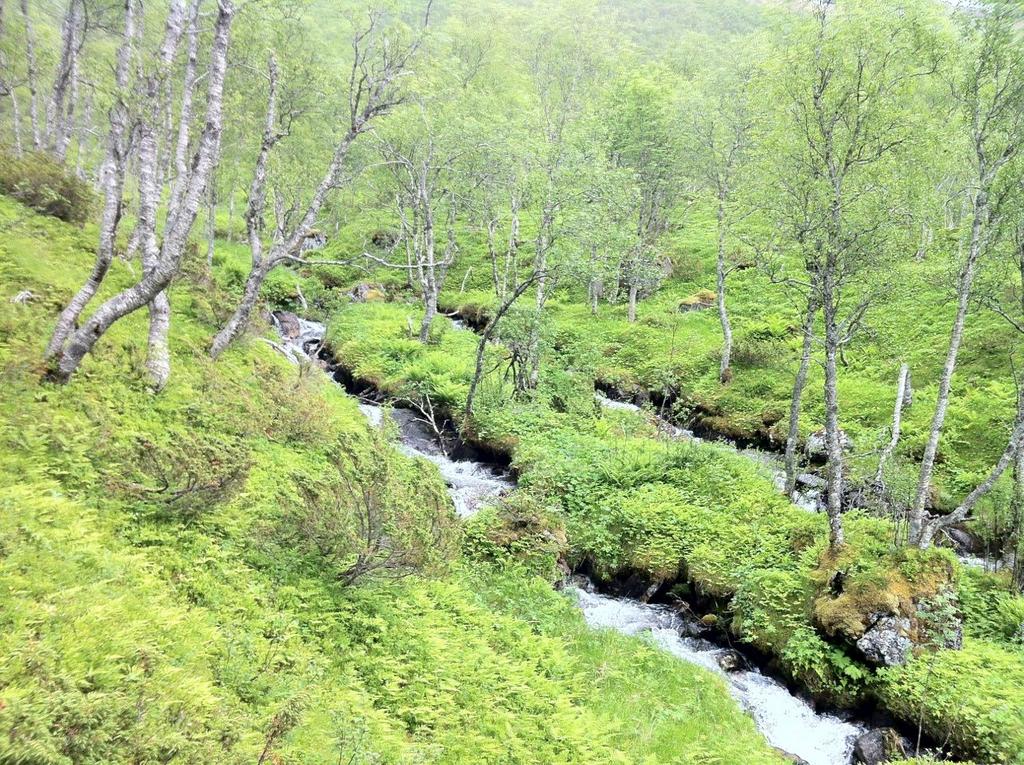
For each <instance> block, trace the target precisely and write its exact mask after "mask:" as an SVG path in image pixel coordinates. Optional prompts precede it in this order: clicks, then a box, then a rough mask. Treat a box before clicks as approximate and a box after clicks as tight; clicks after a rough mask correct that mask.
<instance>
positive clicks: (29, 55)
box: [21, 0, 43, 151]
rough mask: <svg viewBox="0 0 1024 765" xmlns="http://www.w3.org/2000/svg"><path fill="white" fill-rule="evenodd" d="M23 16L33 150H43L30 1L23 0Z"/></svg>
mask: <svg viewBox="0 0 1024 765" xmlns="http://www.w3.org/2000/svg"><path fill="white" fill-rule="evenodd" d="M21 15H22V17H23V18H24V20H25V61H26V70H27V74H26V76H27V79H28V94H29V102H28V113H29V119H30V120H31V123H32V148H33V149H34V150H35V151H39V150H40V149H42V148H43V131H42V126H41V125H40V122H39V85H38V83H39V67H38V64H37V63H36V34H35V30H34V29H33V27H32V15H31V14H30V13H29V12H28V0H21Z"/></svg>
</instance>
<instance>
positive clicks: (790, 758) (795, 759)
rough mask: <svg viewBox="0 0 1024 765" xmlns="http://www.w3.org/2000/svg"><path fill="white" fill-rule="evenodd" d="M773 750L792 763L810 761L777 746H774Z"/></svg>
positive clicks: (796, 764)
mask: <svg viewBox="0 0 1024 765" xmlns="http://www.w3.org/2000/svg"><path fill="white" fill-rule="evenodd" d="M775 751H776V752H778V753H779V754H781V755H782V757H783V758H784V759H785V760H786V761H787V762H792V763H794V765H810V763H809V762H807V760H805V759H804V758H803V757H798V756H796V755H795V754H790V753H789V752H787V751H786V750H785V749H779V748H778V747H775Z"/></svg>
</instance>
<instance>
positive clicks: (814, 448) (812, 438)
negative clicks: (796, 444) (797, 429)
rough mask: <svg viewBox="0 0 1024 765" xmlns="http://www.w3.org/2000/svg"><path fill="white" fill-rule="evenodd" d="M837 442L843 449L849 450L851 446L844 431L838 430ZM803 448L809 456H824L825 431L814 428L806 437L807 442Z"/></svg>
mask: <svg viewBox="0 0 1024 765" xmlns="http://www.w3.org/2000/svg"><path fill="white" fill-rule="evenodd" d="M839 444H840V446H842V448H843V451H849V450H850V449H852V448H853V444H852V443H851V442H850V437H849V436H847V435H846V431H843V430H840V431H839ZM804 449H805V451H806V452H807V454H808V456H811V457H824V456H825V455H826V444H825V431H824V429H822V430H816V431H814V432H813V433H811V435H809V436H808V437H807V443H806V444H805V445H804Z"/></svg>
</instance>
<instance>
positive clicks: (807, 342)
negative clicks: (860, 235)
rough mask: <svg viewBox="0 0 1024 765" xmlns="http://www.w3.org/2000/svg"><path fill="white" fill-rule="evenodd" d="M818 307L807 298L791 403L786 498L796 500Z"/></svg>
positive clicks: (812, 299)
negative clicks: (802, 422)
mask: <svg viewBox="0 0 1024 765" xmlns="http://www.w3.org/2000/svg"><path fill="white" fill-rule="evenodd" d="M817 313H818V306H817V303H816V302H815V300H814V298H813V297H811V296H808V298H807V315H806V317H805V318H804V327H803V335H804V338H803V349H802V350H801V352H800V366H799V368H798V369H797V372H796V379H795V380H794V381H793V396H792V398H790V402H789V431H788V433H787V435H786V496H787V497H789V499H790V500H793V499H795V498H796V476H797V467H798V465H797V444H798V443H799V441H800V402H801V400H802V399H803V395H804V386H806V385H807V372H808V369H809V368H810V366H811V351H812V350H813V345H814V317H815V315H816V314H817Z"/></svg>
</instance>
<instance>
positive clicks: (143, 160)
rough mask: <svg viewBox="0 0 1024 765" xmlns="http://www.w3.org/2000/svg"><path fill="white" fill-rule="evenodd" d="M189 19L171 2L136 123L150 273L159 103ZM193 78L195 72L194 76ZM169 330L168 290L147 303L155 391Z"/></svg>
mask: <svg viewBox="0 0 1024 765" xmlns="http://www.w3.org/2000/svg"><path fill="white" fill-rule="evenodd" d="M184 18H185V6H184V1H183V0H173V2H171V4H170V8H169V9H168V13H167V22H166V25H165V30H164V39H163V42H162V44H161V46H160V52H159V54H158V67H157V71H156V72H154V73H153V74H152V75H151V76H150V77H149V78H148V81H147V84H146V101H147V104H149V105H150V107H151V109H150V114H149V118H148V119H142V120H140V122H139V125H138V132H139V157H138V159H139V220H138V225H137V228H138V230H139V231H140V246H141V252H142V269H143V272H144V273H149V272H151V271H153V270H155V269H156V267H157V265H158V263H159V261H160V257H161V253H160V246H159V243H158V241H157V207H158V206H159V204H160V192H161V189H162V187H163V177H164V174H163V173H162V172H161V169H160V152H159V146H158V143H157V121H158V119H159V116H160V114H161V113H170V111H171V104H170V100H169V96H168V100H167V101H165V102H163V103H158V101H159V99H160V97H161V92H162V91H165V90H166V91H169V88H165V87H164V85H165V79H166V76H167V73H168V72H169V70H170V68H171V66H172V65H173V63H174V59H175V57H176V56H177V52H178V46H179V45H180V43H181V36H182V31H183V30H182V25H183V22H184ZM192 74H193V76H194V72H193V73H192ZM189 79H190V75H189V74H188V72H187V71H186V82H185V89H184V93H183V96H182V110H181V115H182V125H183V129H184V130H185V131H186V136H185V139H184V140H185V141H186V142H187V123H188V121H189V120H190V114H189V112H190V111H191V93H190V82H189ZM181 183H184V178H181V177H179V178H178V179H176V183H175V187H176V190H177V186H178V185H179V184H181ZM179 204H180V193H179V194H177V195H175V194H173V193H172V197H171V200H170V202H169V204H168V222H167V225H168V226H169V227H173V225H174V223H173V216H174V213H175V211H176V210H177V209H178V205H179ZM170 326H171V304H170V299H169V298H168V296H167V291H166V288H165V289H163V290H161V291H160V292H159V293H158V294H157V295H156V296H155V297H154V298H153V300H152V301H151V302H150V304H149V336H148V339H147V351H146V372H147V374H148V376H149V380H150V382H151V383H152V384H153V387H154V389H155V390H157V391H160V390H163V388H164V386H165V385H166V384H167V380H168V378H169V377H170V374H171V352H170V347H169V345H168V337H167V336H168V332H169V331H170Z"/></svg>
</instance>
